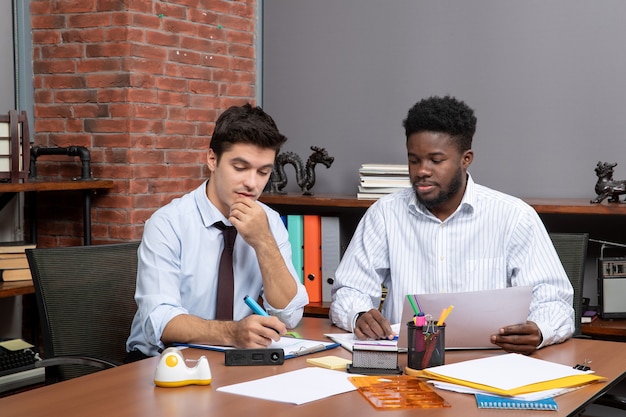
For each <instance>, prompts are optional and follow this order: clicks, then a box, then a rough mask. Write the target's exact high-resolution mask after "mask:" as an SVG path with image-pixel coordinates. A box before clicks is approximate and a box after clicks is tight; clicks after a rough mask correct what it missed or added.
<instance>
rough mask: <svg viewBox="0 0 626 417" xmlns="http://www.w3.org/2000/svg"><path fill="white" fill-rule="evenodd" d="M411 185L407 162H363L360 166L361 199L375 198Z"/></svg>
mask: <svg viewBox="0 0 626 417" xmlns="http://www.w3.org/2000/svg"><path fill="white" fill-rule="evenodd" d="M409 187H411V181H410V180H409V167H408V165H407V164H362V165H361V167H360V168H359V191H358V193H357V198H358V199H360V200H375V199H378V198H380V197H382V196H384V195H387V194H390V193H394V192H396V191H400V190H402V189H404V188H409Z"/></svg>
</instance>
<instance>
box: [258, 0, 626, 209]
mask: <svg viewBox="0 0 626 417" xmlns="http://www.w3.org/2000/svg"><path fill="white" fill-rule="evenodd" d="M625 23H626V2H624V1H621V0H613V1H610V0H597V1H587V0H552V1H548V2H546V1H540V0H526V1H523V2H522V1H503V0H471V1H466V0H456V1H454V0H448V1H445V0H443V1H436V2H433V1H421V0H393V1H385V0H341V1H336V0H315V1H307V0H263V34H262V36H263V51H262V69H263V78H262V79H263V84H262V92H263V95H262V105H263V107H264V108H265V110H267V111H268V112H269V113H270V114H271V115H272V116H273V117H274V118H275V119H276V122H277V123H278V125H279V127H280V128H281V130H282V131H283V133H284V134H286V135H287V136H288V137H289V142H288V143H287V144H286V145H285V147H284V149H283V150H286V151H287V150H288V151H294V152H296V153H298V154H299V155H300V156H301V157H302V158H303V159H306V158H307V157H308V155H309V154H310V150H309V147H310V146H311V145H317V146H322V147H325V148H326V149H327V150H328V152H329V153H330V154H331V155H332V156H334V157H335V162H334V164H333V166H332V167H331V168H330V169H326V168H324V167H322V166H318V167H317V169H316V174H317V182H316V185H315V187H314V189H313V191H314V192H319V193H322V192H324V193H343V194H354V193H356V189H357V185H358V173H357V170H358V167H359V165H360V164H361V163H366V162H367V163H372V162H376V163H405V162H406V149H405V147H404V142H405V138H404V132H403V129H402V120H403V119H404V117H405V116H406V112H407V111H408V109H409V107H410V106H412V105H413V104H414V103H415V102H416V101H418V100H419V99H421V98H424V97H427V96H430V95H446V94H450V95H454V96H456V97H457V98H460V99H462V100H464V101H466V102H467V103H468V104H469V105H470V106H471V107H473V108H474V109H475V111H476V114H477V117H478V130H477V133H476V136H475V139H474V146H473V147H474V150H475V154H476V155H475V156H476V157H475V160H474V163H473V164H472V166H471V168H470V172H471V173H472V175H473V176H474V178H475V180H476V181H477V182H479V183H482V184H484V185H487V186H490V187H493V188H496V189H499V190H501V191H505V192H508V193H511V194H514V195H517V196H519V197H573V198H591V197H594V196H595V192H594V190H593V187H594V184H595V181H596V177H595V174H594V167H595V165H596V163H597V162H598V161H599V160H602V161H609V162H618V166H617V168H616V173H615V174H616V175H615V177H616V178H617V179H622V178H626V141H625V140H624V139H625V136H626V117H625V116H626V101H625V100H624V96H625V93H626V47H624V40H625V39H626V24H625ZM287 171H288V172H287V173H288V176H289V185H288V190H289V191H297V190H298V189H297V187H295V186H294V185H295V175H294V174H293V170H292V169H291V167H290V166H288V167H287Z"/></svg>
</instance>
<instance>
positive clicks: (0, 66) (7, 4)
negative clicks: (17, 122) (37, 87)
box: [0, 0, 15, 113]
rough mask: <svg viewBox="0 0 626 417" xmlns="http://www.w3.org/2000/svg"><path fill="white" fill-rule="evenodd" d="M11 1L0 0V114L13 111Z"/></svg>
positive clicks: (13, 77)
mask: <svg viewBox="0 0 626 417" xmlns="http://www.w3.org/2000/svg"><path fill="white" fill-rule="evenodd" d="M12 7H13V6H12V1H11V0H0V57H2V58H1V59H0V92H2V94H0V112H1V113H8V112H9V110H11V109H15V75H14V74H15V67H14V66H13V63H14V59H13V58H14V57H13V12H12V10H13V9H12Z"/></svg>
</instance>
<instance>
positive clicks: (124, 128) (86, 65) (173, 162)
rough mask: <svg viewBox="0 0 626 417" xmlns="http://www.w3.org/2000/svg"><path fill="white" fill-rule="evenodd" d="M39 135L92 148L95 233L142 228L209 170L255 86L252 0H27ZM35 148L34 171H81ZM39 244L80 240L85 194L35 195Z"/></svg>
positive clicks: (97, 239) (115, 236) (137, 233)
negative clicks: (219, 128)
mask: <svg viewBox="0 0 626 417" xmlns="http://www.w3.org/2000/svg"><path fill="white" fill-rule="evenodd" d="M31 24H32V38H33V67H34V88H35V97H34V101H35V109H34V125H35V133H34V138H35V145H38V146H51V147H54V146H59V147H66V146H71V145H77V146H85V147H87V148H88V149H89V150H90V152H91V165H92V172H93V176H94V177H96V178H99V179H112V180H114V182H115V187H114V189H113V190H110V191H106V192H99V193H97V194H96V195H95V196H94V197H93V198H92V210H91V214H92V236H93V243H94V244H98V243H106V242H115V241H124V240H138V239H140V238H141V235H142V231H143V224H144V222H145V220H146V219H147V218H148V217H149V216H150V215H151V214H152V213H153V212H154V211H155V210H156V209H157V208H158V207H161V206H162V205H164V204H166V203H167V202H169V201H170V200H172V199H173V198H175V197H178V196H180V195H182V194H184V193H185V192H188V191H190V190H191V189H193V188H195V187H196V186H197V185H199V184H200V183H201V182H202V181H203V180H204V179H205V177H206V174H207V171H206V167H205V161H206V150H207V148H208V144H209V141H210V134H211V132H212V131H213V123H214V121H215V120H216V118H217V116H218V115H219V114H220V113H221V112H222V111H223V110H224V109H226V108H227V107H229V106H231V105H233V104H242V103H245V102H247V101H250V102H254V97H255V94H256V85H255V80H256V68H255V42H256V4H255V0H238V1H225V0H171V1H158V0H31ZM80 168H81V164H80V160H79V158H73V157H65V156H45V157H40V158H39V160H38V162H37V174H38V177H45V178H51V179H53V178H63V179H69V178H72V177H80ZM37 201H38V203H37V218H38V245H39V246H40V247H48V246H69V245H80V244H82V238H83V236H82V195H81V194H80V193H77V192H49V193H40V195H39V196H38V199H37Z"/></svg>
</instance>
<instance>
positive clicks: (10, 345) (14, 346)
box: [0, 339, 33, 351]
mask: <svg viewBox="0 0 626 417" xmlns="http://www.w3.org/2000/svg"><path fill="white" fill-rule="evenodd" d="M0 346H2V347H3V348H5V349H6V350H10V351H16V350H22V349H30V348H32V347H33V345H31V344H30V343H28V342H25V341H23V340H22V339H13V340H5V341H4V342H0Z"/></svg>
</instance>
